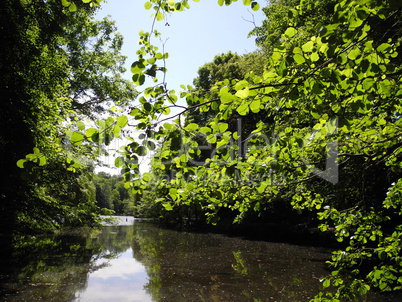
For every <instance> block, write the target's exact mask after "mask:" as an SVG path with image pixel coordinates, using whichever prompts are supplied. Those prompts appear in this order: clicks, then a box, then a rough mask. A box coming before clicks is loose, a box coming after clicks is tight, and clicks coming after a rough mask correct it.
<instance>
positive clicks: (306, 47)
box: [302, 41, 314, 52]
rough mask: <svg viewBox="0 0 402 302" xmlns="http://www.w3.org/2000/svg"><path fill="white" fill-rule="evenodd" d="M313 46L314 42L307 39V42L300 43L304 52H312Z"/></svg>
mask: <svg viewBox="0 0 402 302" xmlns="http://www.w3.org/2000/svg"><path fill="white" fill-rule="evenodd" d="M313 48H314V42H313V41H308V42H307V43H305V44H303V45H302V50H303V51H304V52H312V51H313Z"/></svg>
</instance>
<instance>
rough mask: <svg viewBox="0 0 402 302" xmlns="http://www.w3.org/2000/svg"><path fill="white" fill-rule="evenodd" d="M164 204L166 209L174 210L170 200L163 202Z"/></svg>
mask: <svg viewBox="0 0 402 302" xmlns="http://www.w3.org/2000/svg"><path fill="white" fill-rule="evenodd" d="M162 206H163V207H164V208H165V210H166V211H172V210H173V207H172V205H171V204H170V203H169V202H167V203H162Z"/></svg>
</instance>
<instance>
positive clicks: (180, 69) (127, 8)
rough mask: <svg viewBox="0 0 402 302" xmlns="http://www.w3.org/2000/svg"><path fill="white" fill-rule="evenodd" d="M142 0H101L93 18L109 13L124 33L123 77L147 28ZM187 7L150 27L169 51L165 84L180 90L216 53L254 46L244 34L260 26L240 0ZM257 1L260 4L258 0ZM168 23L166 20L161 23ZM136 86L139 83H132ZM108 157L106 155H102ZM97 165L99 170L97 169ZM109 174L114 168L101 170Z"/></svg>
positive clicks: (214, 0) (203, 1) (148, 22)
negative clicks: (124, 65)
mask: <svg viewBox="0 0 402 302" xmlns="http://www.w3.org/2000/svg"><path fill="white" fill-rule="evenodd" d="M104 1H105V0H104ZM145 2H146V0H108V1H107V2H102V3H101V9H100V11H99V12H98V13H97V16H96V18H97V19H101V18H103V17H105V16H108V15H110V17H111V19H112V20H115V21H116V26H117V29H118V31H119V32H120V33H121V34H122V35H123V37H124V44H123V48H122V54H123V55H125V56H127V61H126V69H127V72H126V73H125V78H127V79H131V72H130V66H131V64H132V63H133V62H134V61H136V59H137V56H136V51H137V50H138V49H139V47H140V46H139V45H138V40H139V35H138V33H139V32H140V30H141V29H143V30H144V31H146V32H149V31H151V28H152V22H153V18H152V17H151V14H152V13H153V12H154V10H152V9H151V10H146V9H145V8H144V3H145ZM189 4H190V6H191V9H189V10H186V11H183V12H175V13H173V14H171V15H168V16H167V19H165V20H163V21H160V22H156V26H155V29H156V30H158V31H159V32H160V33H161V34H162V35H161V37H160V38H159V39H158V38H153V41H155V42H157V43H156V45H158V46H159V47H160V50H162V44H164V51H165V52H167V53H169V58H168V59H167V60H166V68H167V76H166V81H167V84H168V88H169V89H175V90H176V91H180V90H181V88H180V85H181V84H184V85H192V84H193V79H194V78H195V77H196V76H197V71H198V68H200V67H201V66H202V65H204V64H205V63H208V62H211V61H212V60H213V58H214V57H215V56H216V55H219V54H222V53H225V52H228V51H232V52H235V53H238V54H245V53H249V52H252V51H254V50H255V49H256V46H255V38H254V37H251V38H248V37H247V36H248V33H249V32H250V31H251V30H252V29H253V28H254V27H255V26H259V25H261V22H262V20H263V19H264V14H263V12H262V11H261V10H259V11H257V12H255V11H252V10H251V9H250V8H249V7H246V6H244V5H243V3H242V1H241V0H238V2H235V3H233V4H232V5H230V6H222V7H221V6H219V5H218V4H217V0H201V1H200V2H193V1H191V0H190V1H189ZM260 4H261V6H264V5H265V4H266V2H265V0H261V1H260ZM167 24H168V25H167ZM138 89H139V90H140V91H141V87H139V88H138ZM107 161H108V162H111V161H112V160H110V159H109V160H107ZM98 170H99V169H98ZM101 170H102V171H106V172H109V173H118V171H116V170H115V171H112V170H108V169H101Z"/></svg>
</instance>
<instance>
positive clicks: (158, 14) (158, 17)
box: [156, 11, 165, 21]
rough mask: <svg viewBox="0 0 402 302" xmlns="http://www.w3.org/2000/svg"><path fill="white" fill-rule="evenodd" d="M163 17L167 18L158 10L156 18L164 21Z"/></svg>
mask: <svg viewBox="0 0 402 302" xmlns="http://www.w3.org/2000/svg"><path fill="white" fill-rule="evenodd" d="M163 19H165V16H164V15H163V13H162V12H160V11H159V12H157V13H156V20H158V21H162V20H163Z"/></svg>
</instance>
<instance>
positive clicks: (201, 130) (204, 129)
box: [200, 127, 212, 134]
mask: <svg viewBox="0 0 402 302" xmlns="http://www.w3.org/2000/svg"><path fill="white" fill-rule="evenodd" d="M200 132H201V133H203V134H209V133H211V132H212V130H211V128H209V127H201V128H200Z"/></svg>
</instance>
